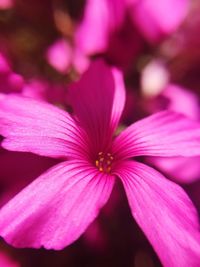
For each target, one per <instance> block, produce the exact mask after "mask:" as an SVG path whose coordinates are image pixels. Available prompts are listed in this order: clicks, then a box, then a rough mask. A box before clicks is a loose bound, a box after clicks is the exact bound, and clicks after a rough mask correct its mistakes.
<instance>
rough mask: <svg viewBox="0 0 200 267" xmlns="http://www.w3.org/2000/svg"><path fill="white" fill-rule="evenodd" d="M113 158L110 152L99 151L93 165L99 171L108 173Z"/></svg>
mask: <svg viewBox="0 0 200 267" xmlns="http://www.w3.org/2000/svg"><path fill="white" fill-rule="evenodd" d="M113 159H114V158H113V156H112V154H111V153H103V152H99V153H98V157H97V160H96V161H95V165H96V167H97V168H98V169H99V171H100V172H106V173H110V171H111V166H112V162H113Z"/></svg>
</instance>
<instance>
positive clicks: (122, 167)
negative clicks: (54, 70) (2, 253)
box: [0, 61, 200, 267]
mask: <svg viewBox="0 0 200 267" xmlns="http://www.w3.org/2000/svg"><path fill="white" fill-rule="evenodd" d="M70 99H71V103H72V107H73V111H74V114H75V115H74V117H72V116H71V115H70V114H68V113H67V112H65V111H63V110H61V109H59V108H57V107H55V106H52V105H50V104H47V103H43V102H39V101H36V100H32V99H29V98H25V97H20V96H16V95H1V100H0V123H1V124H0V132H1V134H2V135H3V136H4V137H5V139H4V140H3V142H2V146H3V147H4V148H6V149H9V150H15V151H26V152H33V153H37V154H39V155H43V156H49V157H53V158H63V162H62V163H59V164H58V165H56V166H54V167H52V168H51V169H50V170H48V171H47V172H45V173H44V174H43V175H41V176H39V177H38V178H37V179H36V180H34V181H33V182H32V183H31V184H29V185H28V186H27V187H26V188H24V189H23V190H22V191H21V192H20V193H19V194H18V195H16V196H15V197H14V198H13V199H12V200H11V201H10V202H8V203H7V204H6V205H5V206H4V207H3V208H2V209H1V210H0V234H1V236H3V237H4V238H5V240H6V241H7V242H8V243H10V244H12V245H14V246H16V247H34V248H39V247H41V246H44V247H45V248H47V249H52V248H53V249H62V248H63V247H65V246H67V245H69V244H71V243H72V242H73V241H75V240H76V239H77V238H79V236H80V235H81V234H82V233H83V232H84V231H85V230H86V228H87V227H88V226H89V224H90V223H91V222H92V221H93V220H94V219H95V218H96V216H97V215H98V213H99V210H100V208H101V207H102V206H103V205H104V204H105V203H106V202H107V200H108V198H109V196H110V194H111V191H112V188H113V185H114V182H115V179H120V180H121V181H122V183H123V185H124V188H125V191H126V194H127V197H128V201H129V205H130V208H131V212H132V215H133V217H134V218H135V220H136V221H137V223H138V224H139V225H140V227H141V228H142V230H143V231H144V233H145V234H146V236H147V238H148V239H149V241H150V242H151V244H152V245H153V247H154V249H155V251H156V252H157V253H158V255H159V257H160V259H161V262H162V263H163V265H164V266H166V267H175V266H177V267H178V266H179V267H180V266H181V267H188V266H190V267H194V266H196V267H197V266H199V262H200V234H199V223H198V216H197V213H196V210H195V208H194V206H193V204H192V202H191V201H190V199H189V197H188V196H187V195H186V193H185V192H184V190H183V189H182V188H181V187H180V186H178V185H177V184H175V183H173V182H171V181H169V180H167V179H166V178H165V177H163V176H162V175H161V174H160V173H159V172H157V171H156V170H154V169H152V168H151V167H148V166H146V165H144V164H142V163H140V162H137V161H135V160H134V159H131V158H132V157H135V156H141V155H149V156H150V155H151V156H153V155H156V156H160V155H162V156H181V155H182V156H195V155H199V154H200V138H199V136H200V128H199V125H198V124H197V123H196V122H193V121H192V120H189V119H187V118H185V117H184V116H183V115H180V114H176V113H174V112H170V111H166V112H160V113H157V114H155V115H152V116H150V117H148V118H145V119H143V120H141V121H138V122H136V123H134V124H132V125H131V126H129V127H128V128H126V129H125V130H124V131H123V132H122V133H120V134H119V135H118V136H117V137H114V133H115V130H116V127H117V125H118V122H119V119H120V116H121V113H122V110H123V107H124V101H125V90H124V85H123V79H122V76H121V74H120V72H118V70H116V69H114V68H110V67H109V66H107V65H106V64H105V63H103V62H102V61H97V62H95V63H93V64H92V65H91V67H90V68H89V69H88V71H87V72H86V73H85V74H84V75H83V76H82V78H81V80H80V81H79V82H77V83H76V84H74V85H73V86H72V87H71V88H70ZM22 168H23V166H22Z"/></svg>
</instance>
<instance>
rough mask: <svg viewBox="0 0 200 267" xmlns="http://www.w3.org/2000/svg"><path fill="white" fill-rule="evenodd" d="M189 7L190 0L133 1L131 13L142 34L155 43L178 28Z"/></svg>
mask: <svg viewBox="0 0 200 267" xmlns="http://www.w3.org/2000/svg"><path fill="white" fill-rule="evenodd" d="M131 1H132V0H130V2H131ZM188 7H189V1H188V0H176V1H173V0H160V1H156V0H140V1H135V0H133V4H132V8H131V7H130V11H131V12H132V19H133V21H134V22H135V23H136V25H137V27H138V28H139V30H140V31H141V33H142V34H143V35H144V37H145V38H146V39H147V40H148V41H150V42H152V43H154V42H155V41H159V40H160V39H162V37H166V36H167V35H169V34H171V33H173V32H174V31H175V30H176V29H177V28H178V26H179V25H180V24H181V23H182V21H183V20H184V18H185V17H186V15H187V13H188V10H189V8H188Z"/></svg>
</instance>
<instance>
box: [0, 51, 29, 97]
mask: <svg viewBox="0 0 200 267" xmlns="http://www.w3.org/2000/svg"><path fill="white" fill-rule="evenodd" d="M23 85H24V79H23V77H22V76H21V75H19V74H17V73H15V72H13V71H12V69H11V67H10V64H9V61H8V59H7V58H6V56H5V55H4V54H3V53H1V52H0V92H5V93H8V92H20V91H21V89H22V87H23Z"/></svg>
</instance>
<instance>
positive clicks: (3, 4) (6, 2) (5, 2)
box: [0, 0, 13, 9]
mask: <svg viewBox="0 0 200 267" xmlns="http://www.w3.org/2000/svg"><path fill="white" fill-rule="evenodd" d="M12 7H13V0H0V9H8V8H12Z"/></svg>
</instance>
